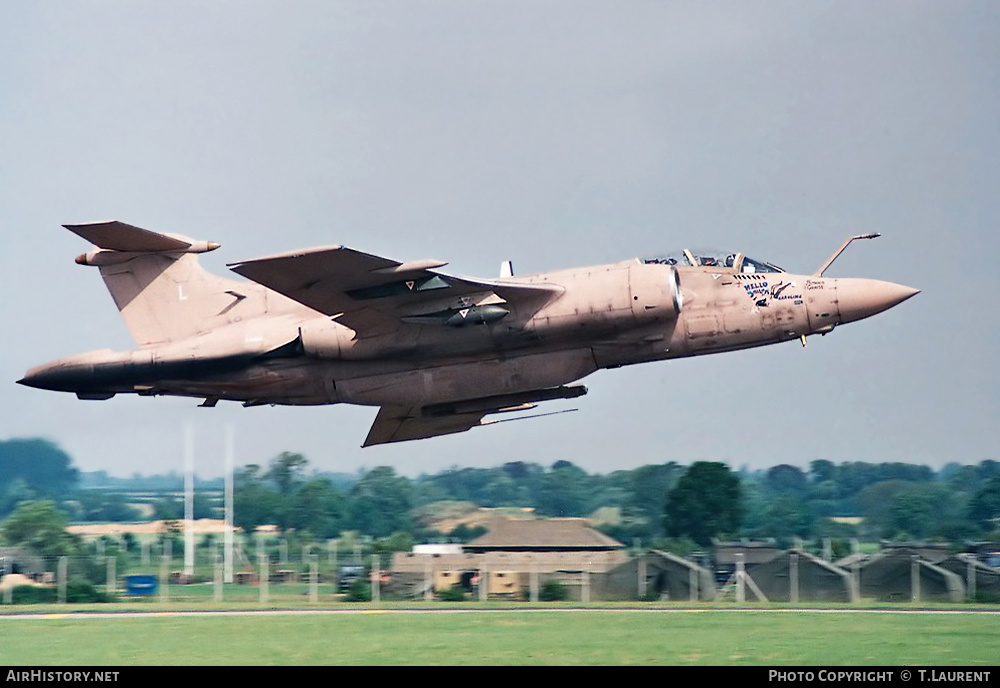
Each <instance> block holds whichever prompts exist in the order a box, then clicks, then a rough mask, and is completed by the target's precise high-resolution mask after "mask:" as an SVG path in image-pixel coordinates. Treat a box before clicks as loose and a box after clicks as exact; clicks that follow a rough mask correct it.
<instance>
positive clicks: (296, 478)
mask: <svg viewBox="0 0 1000 688" xmlns="http://www.w3.org/2000/svg"><path fill="white" fill-rule="evenodd" d="M0 457H2V462H3V463H2V465H3V470H2V471H0V517H3V516H6V515H9V514H11V513H13V511H14V509H15V507H16V506H17V505H18V504H22V503H24V502H28V501H37V500H41V499H49V500H52V501H53V502H54V503H57V504H58V505H59V509H60V511H61V513H63V514H64V515H65V517H66V518H68V519H72V520H77V521H79V520H111V521H114V520H137V519H139V518H143V517H149V516H150V515H151V516H152V517H154V518H160V519H166V520H170V519H179V518H181V517H183V502H182V500H181V499H180V497H179V496H178V495H177V494H176V493H169V492H166V493H161V494H159V495H158V496H156V497H155V499H153V500H152V501H151V502H150V509H151V511H152V513H151V514H147V515H145V516H144V515H141V514H139V513H137V512H136V510H135V508H134V506H133V505H132V502H131V498H129V497H127V496H126V495H125V492H126V491H127V490H129V480H128V479H116V480H118V481H121V482H119V483H118V487H121V489H120V490H118V489H114V488H112V489H109V488H108V486H107V485H102V487H103V489H99V490H98V489H89V490H87V489H81V488H80V474H79V472H78V471H77V470H76V469H75V468H73V467H72V463H71V461H70V458H69V457H68V456H67V455H66V454H65V452H63V451H62V450H60V449H59V448H58V447H57V446H56V445H54V444H53V443H51V442H48V441H46V440H11V441H7V442H0ZM105 477H106V476H105ZM139 480H141V481H143V482H144V483H145V484H149V483H150V482H154V483H155V482H156V480H155V478H154V479H151V478H139ZM104 482H107V481H104ZM217 489H221V484H220V485H218V486H217ZM197 495H198V496H196V501H195V517H196V518H203V517H209V516H214V517H221V499H220V498H219V496H216V497H214V498H208V497H206V496H205V494H204V492H203V491H202V492H199V493H197ZM449 502H464V503H471V504H473V505H478V506H480V507H496V508H499V507H530V508H533V509H534V511H535V513H537V514H538V515H541V516H550V517H565V516H588V517H591V518H592V519H593V520H594V522H595V523H596V524H597V527H598V528H600V529H601V530H603V531H604V532H606V533H607V534H608V535H610V536H612V537H615V538H617V539H619V540H621V541H623V542H626V543H631V542H632V541H633V540H634V539H636V538H638V539H641V540H642V541H643V542H645V543H647V544H656V543H667V544H669V543H670V541H671V540H684V541H687V542H689V543H693V544H696V545H704V544H707V543H708V542H709V541H710V540H711V539H712V538H716V537H719V538H734V537H750V538H777V539H779V540H785V541H790V540H791V539H792V538H796V537H798V538H803V539H813V538H819V537H853V536H860V537H866V538H889V539H937V540H952V541H954V540H962V539H978V538H987V537H1000V532H998V524H1000V522H998V518H1000V463H998V462H997V461H993V460H985V461H982V462H980V463H979V464H976V465H960V464H957V463H952V464H948V465H947V466H945V467H944V468H943V469H941V470H939V471H934V470H932V469H931V468H929V467H927V466H922V465H914V464H905V463H865V462H845V463H840V464H835V463H833V462H831V461H826V460H816V461H813V462H811V463H810V464H809V467H808V469H803V468H799V467H797V466H792V465H788V464H782V465H778V466H773V467H771V468H769V469H767V470H761V471H749V470H740V471H733V470H732V469H731V468H729V467H728V466H727V465H725V464H723V463H717V462H696V463H694V464H692V465H690V466H682V465H680V464H677V463H674V462H668V463H663V464H657V465H648V466H642V467H639V468H635V469H631V470H618V471H613V472H611V473H607V474H591V473H587V472H586V471H585V470H583V469H582V468H580V467H579V466H576V465H575V464H573V463H571V462H570V461H565V460H560V461H556V462H555V463H553V464H552V465H550V466H548V467H545V466H542V465H540V464H537V463H529V462H523V461H512V462H508V463H505V464H503V465H502V466H497V467H494V468H457V467H456V468H451V469H448V470H445V471H441V472H439V473H435V474H431V475H421V476H419V477H417V478H413V479H411V478H408V477H405V476H402V475H399V474H397V473H396V472H395V471H394V470H393V469H392V468H388V467H378V468H374V469H372V470H369V471H365V472H361V473H359V474H357V475H353V476H345V475H343V474H337V475H330V474H322V473H317V472H315V471H310V470H309V462H308V460H307V459H306V457H304V456H302V455H301V454H294V453H283V454H281V455H280V456H278V457H275V458H274V459H273V460H272V461H271V462H270V463H269V464H268V465H267V466H260V465H247V466H243V467H241V468H240V469H238V470H237V472H236V475H235V518H236V525H238V526H240V527H242V528H244V529H245V530H252V529H253V528H255V527H256V526H259V525H265V524H268V525H274V526H277V527H278V528H279V529H280V530H281V531H283V532H295V533H297V534H298V535H299V536H301V537H312V538H316V539H326V538H331V537H337V536H339V535H340V534H341V533H343V532H345V531H354V532H357V533H360V534H364V535H369V536H371V537H373V538H388V537H390V536H393V535H397V536H399V537H400V542H410V541H412V540H419V539H425V538H452V539H455V540H459V541H464V540H468V539H470V538H472V537H475V536H476V535H477V534H478V533H479V532H480V531H477V530H476V529H473V528H469V527H467V526H461V527H460V528H458V529H455V530H453V531H451V532H444V533H442V532H438V531H437V530H434V528H433V525H432V523H433V520H432V519H431V518H430V517H431V516H433V514H434V513H435V505H440V504H442V503H449ZM148 510H149V509H147V511H148ZM852 517H853V520H852ZM4 539H5V540H6V541H10V536H9V534H8V533H7V532H6V528H5V533H4Z"/></svg>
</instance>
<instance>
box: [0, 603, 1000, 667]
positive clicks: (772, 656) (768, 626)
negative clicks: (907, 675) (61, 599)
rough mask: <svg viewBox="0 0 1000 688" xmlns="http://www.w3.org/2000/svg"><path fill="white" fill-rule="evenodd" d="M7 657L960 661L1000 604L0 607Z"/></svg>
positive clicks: (988, 658) (970, 660) (981, 644)
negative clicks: (415, 609)
mask: <svg viewBox="0 0 1000 688" xmlns="http://www.w3.org/2000/svg"><path fill="white" fill-rule="evenodd" d="M0 637H2V641H0V664H3V665H8V666H10V665H32V666H43V665H46V666H47V665H89V666H103V667H115V666H135V665H220V664H221V665H299V666H301V665H336V664H363V665H390V664H391V665H523V664H536V665H542V664H557V665H581V664H595V665H648V664H660V665H811V666H817V665H868V666H872V665H963V666H969V667H979V666H992V665H995V664H996V660H997V657H1000V616H998V615H971V614H921V613H908V614H886V613H877V612H876V613H849V612H833V613H829V612H828V613H803V612H796V611H770V612H768V611H751V612H737V611H725V610H708V609H706V610H705V611H693V612H689V611H663V610H659V611H633V612H627V611H623V610H609V611H597V610H587V611H569V610H559V609H550V610H541V611H532V612H525V611H513V612H502V613H498V612H489V611H483V610H474V609H469V610H467V611H463V613H412V612H403V611H390V610H381V611H380V610H367V611H362V612H361V613H357V614H342V613H338V614H309V615H305V614H285V615H274V616H243V615H236V614H229V615H222V616H186V615H178V614H175V613H173V612H164V613H161V614H158V615H155V616H146V617H142V618H124V617H118V618H88V617H85V616H72V615H63V614H52V615H45V616H32V617H30V618H19V619H4V620H0Z"/></svg>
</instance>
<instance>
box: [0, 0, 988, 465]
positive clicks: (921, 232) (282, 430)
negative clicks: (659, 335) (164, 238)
mask: <svg viewBox="0 0 1000 688" xmlns="http://www.w3.org/2000/svg"><path fill="white" fill-rule="evenodd" d="M998 36H1000V3H997V2H994V1H992V0H983V1H980V2H963V1H961V0H954V1H951V2H939V1H927V2H922V1H919V0H913V1H908V2H889V1H879V2H865V3H858V2H819V1H817V2H800V1H798V0H795V1H789V2H770V1H769V2H672V1H664V0H661V1H657V2H628V1H625V2H622V1H621V0H614V1H607V2H587V1H585V0H584V1H581V0H567V1H565V2H562V1H549V0H530V1H524V2H518V1H513V2H511V1H503V2H492V1H489V0H481V1H477V2H467V1H454V2H452V1H448V0H435V1H434V2H412V1H411V2H396V1H391V0H389V1H385V2H371V1H369V0H364V1H361V0H359V1H357V2H330V1H329V0H323V1H317V2H306V1H302V2H294V3H287V2H249V1H246V0H240V1H238V2H237V1H235V0H234V1H231V2H225V1H215V2H210V3H205V2H183V1H182V2H177V1H172V2H157V3H154V2H126V1H121V2H115V1H101V2H89V1H86V0H81V1H75V2H46V3H39V2H33V1H29V0H7V2H4V3H3V5H2V7H0V226H2V231H3V233H4V234H3V236H4V239H5V241H4V250H3V252H2V254H0V255H2V258H0V279H2V280H3V283H2V294H3V298H2V301H0V302H2V304H3V306H2V308H3V310H2V313H0V315H2V322H3V326H4V333H3V334H4V336H3V347H4V348H3V357H2V361H0V366H2V370H0V380H4V381H6V382H4V383H3V384H2V385H0V390H2V392H0V405H2V406H0V438H11V437H27V436H43V437H48V438H51V439H53V440H54V441H56V442H58V443H59V444H60V445H61V446H63V447H64V448H65V449H66V450H67V451H68V452H69V453H70V454H71V455H72V457H73V459H74V461H75V463H76V465H77V466H79V467H80V468H81V469H83V470H96V469H105V470H108V471H110V472H111V473H113V474H117V475H126V476H127V475H131V474H132V473H134V472H139V473H146V474H148V473H161V472H167V471H170V470H181V469H182V466H183V462H182V458H181V454H182V449H183V428H184V427H185V425H186V424H190V425H192V426H193V428H194V433H195V437H196V454H197V458H196V461H197V465H198V472H199V473H200V474H202V475H205V476H212V475H219V474H220V473H221V471H222V465H223V464H222V458H221V453H222V447H223V441H222V436H223V430H224V428H225V427H226V426H227V425H229V424H231V425H232V426H233V427H234V428H235V431H236V438H237V439H236V443H237V453H238V457H237V458H238V461H239V462H241V463H245V462H256V463H266V462H268V461H269V460H270V459H271V458H273V457H274V456H276V455H277V454H278V453H280V452H281V451H284V450H290V451H299V452H302V453H304V454H305V455H306V456H307V458H308V459H309V461H310V463H311V464H312V465H313V466H314V467H316V468H319V469H322V470H335V471H354V470H357V469H359V468H362V467H368V468H370V467H373V466H376V465H391V466H394V467H395V468H396V469H397V470H399V471H401V472H404V473H406V474H408V475H416V474H419V473H421V472H434V471H438V470H441V469H443V468H446V467H449V466H454V465H457V466H483V467H485V466H495V465H499V464H501V463H503V462H505V461H511V460H524V461H535V462H539V463H543V464H550V463H552V462H553V461H556V460H559V459H565V460H569V461H573V462H574V463H577V464H579V465H580V466H582V467H584V468H585V469H587V470H588V471H594V472H602V473H605V472H609V471H612V470H615V469H617V468H631V467H634V466H638V465H642V464H647V463H660V462H664V461H671V460H672V461H678V462H681V463H689V462H691V461H694V460H699V459H711V460H723V461H727V462H729V463H730V464H731V465H733V466H743V465H747V466H750V467H763V466H768V465H773V464H776V463H782V462H787V463H794V464H797V465H801V466H805V465H807V464H808V462H809V461H811V460H813V459H818V458H825V459H830V460H832V461H836V462H841V461H851V460H862V461H908V462H918V463H927V464H930V465H933V466H935V467H939V466H941V465H943V464H945V463H947V462H950V461H958V462H962V463H975V462H978V461H981V460H982V459H984V458H994V459H1000V453H998V450H997V439H998V435H1000V431H998V423H1000V392H998V389H1000V374H998V369H1000V366H998V364H997V361H998V353H1000V351H998V349H1000V346H998V341H1000V336H998V335H1000V331H998V330H1000V327H998V324H997V314H996V311H997V304H998V299H1000V277H998V275H1000V269H998V267H997V265H996V262H997V260H998V257H1000V250H998V249H1000V239H998V236H997V218H998V217H1000V40H998V38H997V37H998ZM110 219H118V220H122V221H124V222H128V223H131V224H135V225H138V226H140V227H146V228H149V229H153V230H157V231H166V232H178V233H182V234H187V235H189V236H193V237H195V238H198V239H207V240H213V241H218V242H220V243H221V244H222V248H221V249H220V250H218V251H216V252H214V253H212V254H208V255H205V256H203V257H202V261H203V263H204V264H205V265H206V266H207V267H209V268H210V269H212V270H215V271H218V272H226V268H225V263H226V262H234V261H237V260H241V259H246V258H252V257H255V256H261V255H267V254H272V253H278V252H282V251H286V250H291V249H296V248H305V247H308V246H313V245H325V244H337V243H340V244H345V245H348V246H351V247H353V248H357V249H360V250H364V251H367V252H372V253H378V254H381V255H385V256H387V257H390V258H394V259H397V260H414V259H420V258H440V259H443V260H448V261H450V265H449V267H448V270H450V271H452V272H454V273H458V274H465V275H472V276H482V277H490V276H494V275H496V274H497V271H498V269H499V264H500V261H501V260H504V259H510V260H512V261H513V263H514V267H515V270H516V271H517V272H518V273H525V274H526V273H533V272H542V271H547V270H553V269H559V268H566V267H573V266H581V265H590V264H601V263H608V262H616V261H619V260H624V259H627V258H631V257H634V256H641V255H651V254H656V253H662V252H664V251H667V250H671V249H676V248H682V247H720V248H722V249H732V250H742V251H745V252H746V253H748V254H749V255H751V256H753V257H756V258H759V259H762V260H767V261H770V262H774V263H777V264H778V265H781V266H783V267H784V268H786V269H788V270H790V271H793V272H812V271H813V270H814V269H816V267H818V265H819V264H820V263H821V262H822V261H823V259H824V258H826V257H827V256H828V255H829V254H830V253H831V252H832V251H833V250H834V249H835V248H836V247H837V245H838V244H839V243H840V242H841V241H842V240H843V238H844V237H845V236H847V235H849V234H854V233H861V232H873V231H877V232H882V233H883V235H884V236H883V237H882V238H881V239H879V240H878V241H874V242H864V243H862V244H859V245H855V246H852V247H851V249H849V251H848V252H847V253H846V254H845V255H844V256H843V257H842V258H841V259H840V260H839V261H838V262H837V263H836V264H835V265H834V267H833V268H832V269H831V271H830V272H829V273H828V274H829V275H831V276H857V277H872V278H878V279H885V280H890V281H894V282H899V283H902V284H906V285H909V286H913V287H917V288H919V289H922V290H923V293H921V294H920V295H919V296H917V297H916V298H914V299H911V300H910V301H907V302H906V303H904V304H902V305H901V306H898V307H897V308H895V309H893V310H891V311H889V312H887V313H884V314H882V315H880V316H877V317H876V318H873V319H871V320H866V321H863V322H860V323H856V324H851V325H849V326H846V327H843V328H840V329H838V330H837V331H836V332H834V333H833V334H831V335H830V336H828V337H823V338H820V337H815V338H811V339H810V344H809V347H808V348H806V349H802V348H801V347H800V346H799V345H798V344H794V343H793V344H784V345H779V346H773V347H766V348H762V349H756V350H751V351H745V352H740V353H729V354H722V355H717V356H707V357H699V358H694V359H688V360H682V361H673V362H664V363H656V364H647V365H644V366H637V367H632V368H626V369H621V370H616V371H602V372H599V373H597V374H595V375H593V376H591V377H590V378H587V379H586V381H585V384H586V385H587V386H588V387H589V388H590V394H589V395H588V396H587V397H585V398H583V399H580V400H577V401H576V402H574V403H572V404H570V403H565V404H563V405H562V406H560V404H559V403H556V404H552V405H549V407H548V409H547V410H558V409H560V408H566V407H572V406H577V407H579V411H578V412H576V413H567V414H562V415H558V416H554V417H550V418H544V419H535V420H525V421H522V422H516V423H503V424H500V425H497V426H495V427H491V428H483V429H478V430H473V431H471V432H468V433H465V434H461V435H456V436H450V437H443V438H438V439H432V440H425V441H420V442H407V443H402V444H396V445H386V446H380V447H373V448H369V449H365V450H362V449H361V448H360V445H361V442H362V441H363V440H364V437H365V435H366V433H367V429H368V426H369V425H370V424H371V422H372V420H373V419H374V416H375V409H372V408H360V407H348V406H331V407H321V408H306V409H294V408H293V409H285V408H270V407H264V408H250V409H243V408H241V407H240V406H239V405H237V404H226V403H221V404H220V405H219V406H218V407H217V408H215V409H202V408H197V407H196V404H197V401H194V400H185V399H171V398H155V399H149V398H135V397H131V398H130V397H123V396H118V397H115V398H114V399H112V400H110V401H106V402H83V401H78V400H77V399H76V398H75V397H74V396H72V395H67V394H59V393H55V392H43V391H39V390H33V389H28V388H23V387H21V386H18V385H15V384H14V380H16V379H18V378H20V377H21V376H22V375H23V374H24V372H25V371H26V370H27V368H29V367H31V366H33V365H37V364H39V363H42V362H45V361H48V360H51V359H54V358H58V357H62V356H66V355H70V354H74V353H78V352H82V351H87V350H91V349H100V348H105V347H107V348H112V349H118V350H123V349H128V348H131V347H132V341H131V338H130V337H129V335H128V333H127V331H126V330H125V327H124V325H123V324H122V323H121V321H120V319H119V317H118V313H117V311H116V309H115V307H114V304H113V302H112V301H111V298H110V296H109V295H108V294H107V292H106V291H105V289H104V285H103V283H102V281H101V279H100V276H99V275H98V273H97V270H96V269H93V268H85V267H80V266H77V265H75V264H74V263H73V258H74V256H76V255H77V254H78V253H81V252H84V251H85V250H86V249H87V244H86V243H85V242H83V241H81V240H80V239H79V238H78V237H77V236H75V235H73V234H71V233H69V232H68V231H66V230H64V229H62V228H61V227H60V225H61V224H63V223H75V222H87V221H95V220H110Z"/></svg>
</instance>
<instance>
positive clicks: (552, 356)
mask: <svg viewBox="0 0 1000 688" xmlns="http://www.w3.org/2000/svg"><path fill="white" fill-rule="evenodd" d="M65 227H66V228H67V229H69V230H70V231H72V232H75V233H76V234H78V235H79V236H81V237H83V238H84V239H86V240H88V241H89V242H91V243H92V244H94V248H93V249H92V250H91V251H90V252H88V253H85V254H83V255H80V256H79V257H77V259H76V262H77V263H79V264H81V265H91V266H96V267H97V268H98V269H99V271H100V273H101V276H102V277H103V278H104V282H105V284H106V285H107V287H108V290H109V291H110V292H111V296H112V297H113V298H114V301H115V304H116V305H117V306H118V309H119V310H120V311H121V314H122V316H123V317H124V319H125V323H126V325H127V326H128V329H129V331H130V332H131V334H132V336H133V337H134V339H135V341H136V343H137V344H138V348H137V349H136V350H134V351H126V352H114V351H111V350H102V351H94V352H91V353H84V354H80V355H77V356H71V357H69V358H64V359H60V360H57V361H54V362H52V363H48V364H46V365H42V366H39V367H36V368H33V369H31V370H29V371H28V373H27V374H26V375H25V377H24V378H23V379H21V380H18V382H19V383H20V384H22V385H28V386H30V387H37V388H40V389H48V390H57V391H65V392H75V393H76V395H77V396H78V397H79V398H81V399H109V398H111V397H113V396H114V395H115V394H120V393H134V394H139V395H144V396H155V395H176V396H185V397H195V398H200V399H203V402H202V404H201V405H202V406H208V407H212V406H215V405H216V404H217V403H218V402H219V401H239V402H242V403H243V405H244V406H258V405H265V404H271V405H274V404H287V405H316V404H337V403H347V404H362V405H369V406H378V407H379V411H378V414H377V416H376V418H375V422H374V424H373V425H372V427H371V430H370V431H369V433H368V436H367V438H366V439H365V441H364V446H369V445H376V444H383V443H387V442H399V441H403V440H413V439H421V438H427V437H434V436H436V435H445V434H450V433H457V432H463V431H466V430H469V429H470V428H473V427H477V426H480V425H486V424H489V423H495V422H499V420H498V419H487V416H494V415H496V414H504V413H512V412H523V411H529V410H530V409H532V408H534V407H535V406H536V405H537V404H538V403H539V402H541V401H547V400H552V399H571V398H575V397H579V396H581V395H583V394H586V392H587V389H586V388H585V387H583V386H582V385H573V384H572V383H574V382H576V381H578V380H580V379H581V378H584V377H586V376H587V375H590V374H591V373H593V372H594V371H596V370H599V369H601V368H617V367H620V366H624V365H632V364H635V363H647V362H650V361H660V360H665V359H670V358H681V357H685V356H697V355H701V354H711V353H718V352H723V351H734V350H737V349H745V348H749V347H755V346H763V345H765V344H776V343H779V342H785V341H790V340H800V341H801V342H802V344H803V345H805V342H806V336H807V335H812V334H822V335H825V334H827V333H829V332H830V331H832V330H833V329H834V327H836V326H838V325H841V324H844V323H849V322H854V321H855V320H861V319H862V318H867V317H869V316H871V315H874V314H876V313H879V312H881V311H884V310H886V309H888V308H891V307H892V306H895V305H896V304H898V303H900V302H902V301H905V300H906V299H908V298H910V297H911V296H913V295H914V294H917V293H918V291H917V290H916V289H911V288H909V287H904V286H901V285H898V284H892V283H890V282H881V281H877V280H871V279H854V278H851V279H842V278H839V279H837V278H828V277H824V276H823V273H824V272H825V271H826V269H827V268H828V267H829V266H830V264H831V263H832V262H833V261H834V260H835V259H836V258H837V256H839V255H840V253H841V252H842V251H843V250H844V249H845V248H846V247H847V245H848V244H849V243H850V242H851V241H853V240H855V239H868V238H874V237H875V236H878V235H864V236H857V237H851V238H849V239H847V240H846V241H845V242H844V243H843V244H842V245H841V246H840V248H839V249H838V250H837V251H836V252H835V253H834V254H833V255H831V256H830V258H829V259H827V261H826V262H825V263H824V264H823V265H822V266H820V268H819V269H818V270H816V271H815V272H814V273H813V274H811V275H793V274H789V273H787V272H785V271H784V270H782V269H781V268H779V267H777V266H775V265H772V264H770V263H767V262H764V261H760V260H755V259H752V258H750V257H748V256H746V255H744V254H742V253H727V252H706V251H691V250H684V251H679V252H677V253H675V254H673V255H664V256H659V257H655V258H647V259H634V260H628V261H625V262H621V263H614V264H610V265H599V266H595V267H586V268H578V269H572V270H563V271H559V272H550V273H544V274H538V275H529V276H517V277H515V276H514V275H513V273H512V270H511V269H510V264H509V263H504V264H503V266H502V270H501V276H500V277H499V278H497V279H469V278H465V277H456V276H452V275H450V274H448V273H445V272H441V271H440V270H439V268H442V267H444V266H445V265H446V263H444V262H442V261H439V260H417V261H411V262H406V263H400V262H398V261H395V260H390V259H387V258H381V257H379V256H374V255H369V254H367V253H362V252H360V251H356V250H353V249H350V248H346V247H344V246H327V247H320V248H310V249H306V250H302V251H293V252H290V253H283V254H279V255H274V256H267V257H264V258H254V259H252V260H245V261H242V262H239V263H233V264H231V265H230V266H229V267H231V269H232V270H233V271H234V272H236V273H237V274H239V275H242V276H243V277H245V278H248V279H249V280H250V281H249V282H247V281H237V280H232V279H224V278H221V277H217V276H215V275H212V274H210V273H208V272H207V271H205V270H204V269H203V268H201V267H200V266H199V264H198V260H197V254H199V253H204V252H206V251H212V250H215V249H217V248H219V244H217V243H213V242H207V241H196V240H194V239H190V238H188V237H184V236H180V235H176V234H161V233H157V232H151V231H148V230H145V229H141V228H139V227H133V226H132V225H128V224H125V223H122V222H101V223H90V224H79V225H65ZM542 415H546V414H542ZM517 417H523V416H517ZM505 418H506V419H510V418H511V417H509V416H508V417H505ZM500 420H502V419H500Z"/></svg>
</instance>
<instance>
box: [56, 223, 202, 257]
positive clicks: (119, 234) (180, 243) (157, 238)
mask: <svg viewBox="0 0 1000 688" xmlns="http://www.w3.org/2000/svg"><path fill="white" fill-rule="evenodd" d="M63 227H65V228H66V229H68V230H69V231H71V232H73V233H74V234H77V235H78V236H81V237H83V238H84V239H86V240H87V241H89V242H90V243H92V244H94V246H97V247H98V248H103V249H107V250H109V251H129V252H136V253H144V252H159V251H186V250H187V249H189V248H191V242H189V241H184V240H182V239H177V238H174V237H171V236H167V235H166V234H160V233H158V232H151V231H149V230H148V229H142V228H141V227H133V226H132V225H127V224H125V223H124V222H118V221H116V220H115V221H111V222H91V223H87V224H82V225H63Z"/></svg>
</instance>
